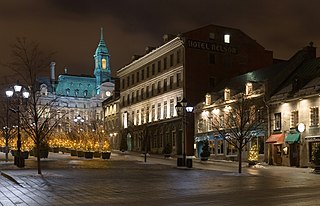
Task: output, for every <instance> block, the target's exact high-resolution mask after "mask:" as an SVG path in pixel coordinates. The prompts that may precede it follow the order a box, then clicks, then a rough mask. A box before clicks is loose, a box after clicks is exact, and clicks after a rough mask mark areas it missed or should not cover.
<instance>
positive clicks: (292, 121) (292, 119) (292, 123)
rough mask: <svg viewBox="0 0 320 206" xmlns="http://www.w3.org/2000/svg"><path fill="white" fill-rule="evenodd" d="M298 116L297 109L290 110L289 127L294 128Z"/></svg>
mask: <svg viewBox="0 0 320 206" xmlns="http://www.w3.org/2000/svg"><path fill="white" fill-rule="evenodd" d="M298 121H299V116H298V111H296V110H295V111H292V112H291V116H290V128H295V127H296V126H297V124H298Z"/></svg>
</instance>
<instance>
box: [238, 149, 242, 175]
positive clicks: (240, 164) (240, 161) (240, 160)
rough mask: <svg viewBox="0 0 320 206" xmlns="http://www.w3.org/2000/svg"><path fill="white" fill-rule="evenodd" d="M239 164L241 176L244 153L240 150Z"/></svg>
mask: <svg viewBox="0 0 320 206" xmlns="http://www.w3.org/2000/svg"><path fill="white" fill-rule="evenodd" d="M238 162H239V168H238V172H239V174H240V173H241V172H242V171H241V170H242V167H241V166H242V151H241V149H238Z"/></svg>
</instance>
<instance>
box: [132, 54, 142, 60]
mask: <svg viewBox="0 0 320 206" xmlns="http://www.w3.org/2000/svg"><path fill="white" fill-rule="evenodd" d="M140 57H141V55H137V54H134V55H132V56H131V61H134V60H137V59H139V58H140Z"/></svg>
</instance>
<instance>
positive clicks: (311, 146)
mask: <svg viewBox="0 0 320 206" xmlns="http://www.w3.org/2000/svg"><path fill="white" fill-rule="evenodd" d="M318 145H320V142H309V161H310V162H311V161H312V160H313V159H314V157H313V152H314V151H315V150H316V148H317V147H318Z"/></svg>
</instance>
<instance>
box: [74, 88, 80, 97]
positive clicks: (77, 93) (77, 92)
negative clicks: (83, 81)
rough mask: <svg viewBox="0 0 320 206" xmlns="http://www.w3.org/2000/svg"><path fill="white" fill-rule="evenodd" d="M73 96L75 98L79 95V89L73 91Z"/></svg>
mask: <svg viewBox="0 0 320 206" xmlns="http://www.w3.org/2000/svg"><path fill="white" fill-rule="evenodd" d="M74 95H75V96H76V97H77V96H78V95H79V89H76V90H75V91H74Z"/></svg>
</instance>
